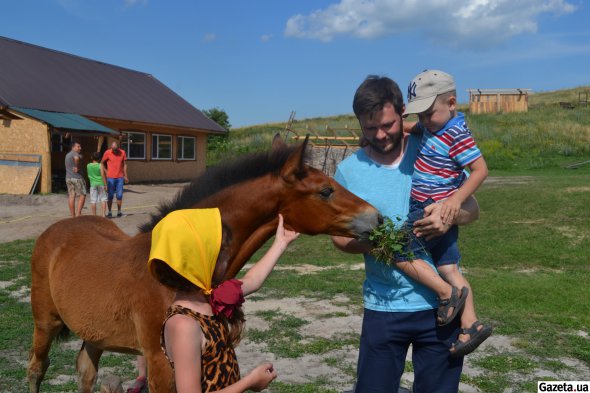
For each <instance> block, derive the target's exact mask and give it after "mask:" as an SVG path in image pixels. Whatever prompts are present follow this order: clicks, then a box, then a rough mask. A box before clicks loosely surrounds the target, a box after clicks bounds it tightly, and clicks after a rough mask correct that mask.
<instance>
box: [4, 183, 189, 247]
mask: <svg viewBox="0 0 590 393" xmlns="http://www.w3.org/2000/svg"><path fill="white" fill-rule="evenodd" d="M183 185H184V184H180V183H176V184H158V185H145V184H133V185H127V186H125V193H124V195H123V213H125V216H124V217H121V218H114V219H113V220H114V221H115V222H116V223H117V225H118V226H119V227H120V228H121V229H122V230H123V231H125V232H126V233H127V234H129V235H134V234H135V233H137V226H138V225H140V224H142V223H144V222H145V221H147V220H148V219H149V213H153V212H155V211H156V206H158V204H159V203H160V202H161V201H165V200H169V199H171V198H172V197H173V196H174V195H175V194H176V192H177V191H178V190H179V189H180V188H181V187H182V186H183ZM97 207H98V212H99V214H100V205H99V206H97ZM113 208H114V209H115V207H113ZM82 214H91V210H90V196H88V197H87V199H86V203H85V205H84V209H83V210H82ZM68 217H69V209H68V197H67V194H50V195H0V243H4V242H10V241H13V240H18V239H30V238H36V237H38V236H39V235H40V234H41V233H42V232H43V231H44V230H45V229H46V228H47V227H49V226H50V225H51V224H53V223H55V222H57V221H59V220H61V219H64V218H68Z"/></svg>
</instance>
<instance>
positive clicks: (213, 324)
mask: <svg viewBox="0 0 590 393" xmlns="http://www.w3.org/2000/svg"><path fill="white" fill-rule="evenodd" d="M176 314H181V315H186V316H188V317H191V318H193V319H195V320H196V321H197V322H198V323H199V325H200V326H201V330H202V331H203V335H204V336H205V341H206V344H205V345H206V346H205V350H204V351H203V353H202V354H201V389H202V391H203V393H208V392H214V391H217V390H221V389H223V388H226V387H228V386H230V385H232V384H234V383H236V382H237V381H238V380H239V379H240V368H239V366H238V360H237V358H236V353H235V351H234V348H233V347H232V346H231V344H230V343H229V342H228V333H229V332H228V330H227V327H226V326H225V325H224V324H223V323H222V322H221V321H220V320H219V318H217V317H216V316H209V315H203V314H199V313H197V312H195V311H193V310H191V309H189V308H186V307H182V306H179V305H174V306H171V307H170V308H169V309H168V311H167V313H166V319H165V320H164V324H163V325H162V332H161V335H160V344H161V346H162V350H163V351H164V355H166V358H167V359H168V361H169V362H170V365H171V366H172V368H174V362H172V361H171V360H170V358H168V354H167V353H166V342H165V340H164V327H165V326H166V322H167V321H168V319H170V317H172V316H173V315H176Z"/></svg>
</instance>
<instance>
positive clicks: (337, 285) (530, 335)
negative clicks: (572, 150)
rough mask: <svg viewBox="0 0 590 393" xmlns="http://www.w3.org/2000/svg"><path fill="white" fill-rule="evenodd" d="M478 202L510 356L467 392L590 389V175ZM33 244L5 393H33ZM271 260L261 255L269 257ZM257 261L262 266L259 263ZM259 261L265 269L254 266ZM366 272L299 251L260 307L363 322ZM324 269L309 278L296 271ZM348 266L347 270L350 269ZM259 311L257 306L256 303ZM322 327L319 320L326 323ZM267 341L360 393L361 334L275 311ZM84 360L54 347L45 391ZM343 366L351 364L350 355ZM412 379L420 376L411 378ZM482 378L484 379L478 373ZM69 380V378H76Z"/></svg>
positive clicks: (489, 194) (484, 283)
mask: <svg viewBox="0 0 590 393" xmlns="http://www.w3.org/2000/svg"><path fill="white" fill-rule="evenodd" d="M492 180H493V181H490V182H489V183H488V184H486V185H484V187H483V189H482V190H481V191H480V192H479V193H478V195H477V196H478V200H479V202H480V204H481V218H480V220H479V221H478V222H476V223H474V224H472V225H470V226H469V227H465V228H463V229H462V232H461V243H460V244H461V248H462V251H463V254H464V266H463V267H464V269H465V271H466V274H467V277H468V279H469V280H470V282H471V284H472V286H473V288H474V292H475V297H476V305H477V309H478V312H479V315H480V317H481V318H483V319H484V320H486V321H488V322H491V323H492V324H493V325H494V326H495V333H494V336H493V337H506V338H507V340H508V342H509V343H510V345H509V346H508V347H506V346H498V347H493V346H492V347H488V348H487V349H486V350H485V351H478V352H476V353H475V354H473V355H471V356H469V357H468V358H467V361H466V368H467V367H469V369H470V370H471V372H469V373H467V372H466V373H465V376H464V380H463V381H464V382H465V383H466V384H468V385H470V386H472V387H477V388H479V389H480V391H482V392H490V393H494V392H504V391H508V390H506V389H512V390H509V391H513V392H526V391H533V389H534V388H535V386H536V381H537V380H539V379H568V378H569V379H578V380H589V379H590V372H589V371H588V370H589V367H590V339H589V337H588V331H589V329H590V286H589V285H588V282H590V264H589V263H588V262H589V256H590V241H589V240H590V214H588V207H589V206H590V167H583V168H581V169H577V170H565V169H551V170H536V171H526V172H524V173H516V174H514V176H506V177H501V178H498V179H492ZM33 244H34V241H33V240H28V241H17V242H12V243H5V244H1V245H0V283H1V284H2V285H1V287H0V288H1V289H0V325H1V329H0V370H2V372H1V374H0V375H1V376H0V391H2V392H24V391H26V388H25V384H24V378H25V375H26V371H25V366H26V362H27V351H28V349H29V345H30V340H31V334H32V319H31V313H30V306H29V304H28V303H27V299H26V296H27V288H28V285H29V277H30V273H29V257H30V254H31V250H32V247H33ZM262 251H263V250H261V251H260V252H262ZM255 258H256V257H255ZM255 258H254V259H255ZM359 262H360V260H359V258H358V257H357V256H351V255H345V254H342V253H340V252H337V251H335V250H334V248H333V247H332V245H331V243H330V240H329V239H328V238H327V237H325V236H320V237H313V238H312V237H304V238H302V239H300V240H298V241H297V242H296V243H295V244H294V245H293V247H292V248H291V249H290V250H289V251H288V253H287V254H286V256H285V257H284V258H283V259H282V260H281V262H280V267H282V269H278V270H276V271H275V272H273V274H272V275H271V277H270V279H269V280H268V281H267V283H266V284H265V286H264V288H263V289H262V290H261V291H260V292H258V293H257V294H255V295H254V297H253V298H252V299H250V300H249V301H250V302H253V303H251V304H256V303H258V302H262V301H265V302H269V304H277V305H279V304H283V303H285V302H287V301H289V299H294V298H306V299H317V300H322V299H324V300H325V299H327V300H330V301H332V302H334V303H336V304H338V306H339V307H340V308H339V309H338V310H337V311H334V312H332V313H331V314H330V315H323V316H322V317H321V318H335V319H334V320H337V319H338V318H341V317H344V316H346V315H351V314H352V315H356V316H360V315H361V313H362V305H361V285H362V281H363V271H362V270H358V269H348V268H346V266H351V267H352V266H355V265H358V264H359ZM306 265H313V266H318V267H320V268H321V269H318V270H317V271H315V272H312V273H308V274H301V273H300V272H298V271H297V270H290V269H286V268H288V267H293V268H296V267H298V266H306ZM343 266H344V267H343ZM247 304H248V303H247ZM321 318H319V319H321ZM250 319H258V320H262V321H264V322H265V323H266V324H267V327H266V329H264V330H263V329H259V328H257V327H256V326H250V328H249V329H248V330H247V334H246V340H245V341H244V344H243V345H245V346H248V345H258V346H261V348H263V349H264V351H266V352H269V353H273V354H275V355H276V357H277V358H278V359H286V361H287V362H288V364H292V365H293V367H295V368H296V367H298V362H303V361H305V360H303V359H313V358H314V357H317V358H318V359H321V362H323V363H325V364H327V365H329V366H330V367H333V368H334V369H335V370H339V373H340V374H339V378H340V379H343V380H344V381H345V382H346V383H349V384H351V383H352V381H353V379H354V366H353V365H352V364H351V363H350V362H345V361H343V360H342V356H341V354H343V353H346V352H347V351H354V350H355V349H356V348H357V347H358V333H359V332H358V331H349V332H344V333H341V334H339V335H335V336H332V337H329V338H325V337H319V336H317V335H315V333H314V332H313V331H312V330H313V329H312V328H311V326H312V325H311V324H310V321H309V319H307V318H306V317H304V316H295V315H290V314H289V313H285V312H281V311H279V310H278V309H274V308H272V307H271V308H269V309H264V310H258V311H254V312H252V314H251V315H250ZM77 350H78V348H77V347H76V346H72V345H61V346H60V345H55V346H54V348H53V350H52V354H51V358H52V365H51V367H50V369H49V372H48V375H47V376H46V381H51V384H49V383H45V384H44V385H43V389H42V391H46V392H61V391H75V390H76V385H75V382H74V379H73V378H72V377H71V376H73V375H74V359H75V356H76V353H77ZM339 354H340V355H339ZM131 360H132V357H129V356H122V355H109V356H105V357H103V359H102V360H101V366H102V367H106V369H103V371H106V372H114V373H116V374H117V375H120V376H122V377H124V378H127V379H132V378H133V376H134V371H133V365H132V363H131ZM408 367H409V366H408ZM473 370H475V372H474V371H473ZM68 376H70V377H68ZM271 391H273V392H337V391H341V390H337V388H336V387H335V385H334V382H333V381H331V380H325V379H321V378H320V379H317V380H313V381H311V382H307V383H301V384H289V383H276V384H274V385H273V388H272V390H271Z"/></svg>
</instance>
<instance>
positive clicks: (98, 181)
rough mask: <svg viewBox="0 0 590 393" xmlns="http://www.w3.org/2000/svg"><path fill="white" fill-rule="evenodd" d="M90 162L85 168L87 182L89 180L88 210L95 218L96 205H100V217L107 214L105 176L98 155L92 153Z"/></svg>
mask: <svg viewBox="0 0 590 393" xmlns="http://www.w3.org/2000/svg"><path fill="white" fill-rule="evenodd" d="M91 158H92V162H91V163H89V164H88V165H87V166H86V171H87V173H88V180H90V208H91V209H92V214H94V215H95V216H96V203H97V202H100V203H101V204H102V216H103V217H104V216H105V215H106V212H107V191H106V187H105V185H106V176H105V173H104V168H103V166H102V165H101V164H100V153H99V152H97V151H95V152H94V153H92V156H91Z"/></svg>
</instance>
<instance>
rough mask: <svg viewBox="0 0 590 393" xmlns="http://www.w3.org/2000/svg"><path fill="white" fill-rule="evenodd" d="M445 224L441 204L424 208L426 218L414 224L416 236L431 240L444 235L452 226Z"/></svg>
mask: <svg viewBox="0 0 590 393" xmlns="http://www.w3.org/2000/svg"><path fill="white" fill-rule="evenodd" d="M452 224H453V223H452V222H451V223H450V224H445V222H444V221H443V220H442V218H441V204H440V203H433V204H432V205H428V206H426V207H425V208H424V218H423V219H421V220H417V221H416V222H415V223H414V234H415V235H416V236H418V237H422V236H423V237H425V238H426V240H430V239H432V238H434V237H437V236H441V235H444V234H445V233H446V232H447V231H448V230H449V229H450V228H451V226H452Z"/></svg>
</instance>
